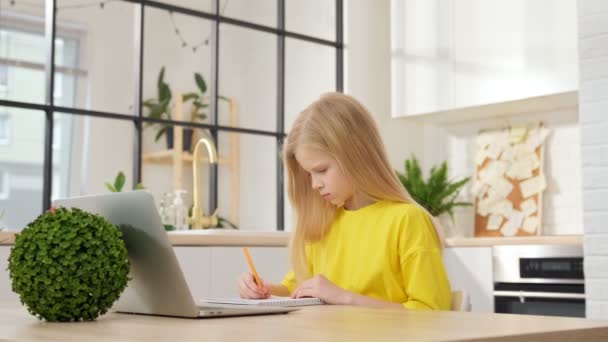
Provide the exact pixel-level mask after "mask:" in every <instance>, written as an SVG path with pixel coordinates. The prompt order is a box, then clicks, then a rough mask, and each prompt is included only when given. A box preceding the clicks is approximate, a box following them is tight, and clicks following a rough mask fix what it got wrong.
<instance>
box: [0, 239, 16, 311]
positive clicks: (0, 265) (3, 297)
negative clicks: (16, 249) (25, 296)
mask: <svg viewBox="0 0 608 342" xmlns="http://www.w3.org/2000/svg"><path fill="white" fill-rule="evenodd" d="M11 247H12V246H0V303H3V304H4V303H8V304H13V303H19V296H17V294H16V293H14V292H13V290H12V289H11V279H10V278H9V276H8V270H7V268H8V256H9V255H10V254H11Z"/></svg>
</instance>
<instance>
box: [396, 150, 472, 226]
mask: <svg viewBox="0 0 608 342" xmlns="http://www.w3.org/2000/svg"><path fill="white" fill-rule="evenodd" d="M447 175H448V164H447V162H445V161H444V162H443V163H441V165H440V166H439V167H437V166H433V167H432V168H431V173H430V175H429V177H428V179H427V180H426V181H425V179H424V176H423V174H422V170H421V168H420V164H419V163H418V160H417V159H416V157H414V156H413V155H412V156H411V158H410V159H407V160H406V161H405V173H400V172H398V171H397V176H398V177H399V180H400V181H401V183H402V184H403V186H404V187H405V189H406V190H407V191H408V192H409V193H410V195H411V196H412V197H413V198H414V199H415V200H416V202H418V203H420V205H422V206H423V207H424V208H425V209H426V210H428V211H429V213H430V214H431V215H433V216H439V215H441V214H443V213H448V214H449V215H450V217H451V219H452V220H454V212H453V209H454V208H455V207H461V206H470V205H471V203H469V202H458V201H457V200H456V198H457V197H458V194H459V193H460V190H461V189H462V187H463V186H464V185H465V184H466V183H467V182H468V181H469V180H470V178H468V177H467V178H463V179H461V180H458V181H454V182H452V181H449V180H448V178H447Z"/></svg>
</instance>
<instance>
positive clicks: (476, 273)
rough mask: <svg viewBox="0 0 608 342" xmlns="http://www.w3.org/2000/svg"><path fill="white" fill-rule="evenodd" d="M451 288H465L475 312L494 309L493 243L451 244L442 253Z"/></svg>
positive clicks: (485, 311)
mask: <svg viewBox="0 0 608 342" xmlns="http://www.w3.org/2000/svg"><path fill="white" fill-rule="evenodd" d="M443 262H444V264H445V267H446V270H447V273H448V277H449V279H450V285H451V286H452V290H453V291H454V290H462V291H466V292H467V293H468V294H469V296H470V297H471V310H472V311H473V312H483V313H491V312H494V295H493V291H494V280H493V267H492V247H451V248H446V249H445V250H444V253H443Z"/></svg>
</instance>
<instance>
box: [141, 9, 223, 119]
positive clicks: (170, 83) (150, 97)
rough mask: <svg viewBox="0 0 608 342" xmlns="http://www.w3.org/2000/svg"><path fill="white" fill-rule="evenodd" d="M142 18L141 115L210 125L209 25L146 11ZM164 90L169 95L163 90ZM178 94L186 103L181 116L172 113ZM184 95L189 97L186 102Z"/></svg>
mask: <svg viewBox="0 0 608 342" xmlns="http://www.w3.org/2000/svg"><path fill="white" fill-rule="evenodd" d="M145 16H146V18H145V24H146V25H145V38H144V40H145V42H144V59H145V60H144V78H143V82H144V84H143V98H144V100H145V101H146V105H145V106H144V115H145V116H150V117H162V118H168V117H169V116H170V117H171V118H173V119H175V120H179V121H196V122H211V121H210V120H209V112H208V110H207V109H208V108H206V105H208V103H209V98H208V96H209V93H210V89H211V87H212V84H211V82H210V80H211V77H210V76H211V66H210V65H211V64H210V61H211V45H210V44H208V40H209V38H210V34H211V28H212V22H211V21H209V20H205V19H201V18H197V17H192V16H187V15H183V14H178V13H171V12H168V11H164V10H158V9H154V8H146V11H145ZM173 23H174V24H175V27H177V30H178V32H179V34H177V33H176V31H175V28H174V26H173ZM162 70H164V73H163V74H162V75H163V77H162V82H160V83H159V82H158V81H159V79H160V76H161V71H162ZM196 75H200V77H201V79H202V80H203V82H200V81H196V77H197V76H196ZM159 85H160V86H159ZM167 87H168V89H169V92H168V91H166V90H165V89H167ZM178 93H179V94H182V96H183V99H184V100H186V101H184V103H183V106H182V111H181V112H180V113H173V112H171V108H173V107H174V105H175V103H176V98H177V97H176V94H178ZM186 94H192V95H190V96H188V97H187V98H186V97H185V96H186ZM201 114H202V115H203V116H201Z"/></svg>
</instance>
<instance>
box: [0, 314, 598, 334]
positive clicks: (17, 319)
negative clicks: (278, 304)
mask: <svg viewBox="0 0 608 342" xmlns="http://www.w3.org/2000/svg"><path fill="white" fill-rule="evenodd" d="M555 338H558V340H560V341H563V340H565V341H568V340H571V341H578V342H580V341H598V340H603V341H607V340H608V321H591V320H586V319H579V318H562V317H544V316H524V315H506V314H475V313H468V312H449V311H445V312H428V311H426V312H425V311H404V310H400V309H396V310H392V309H372V308H360V307H348V306H329V305H325V306H314V307H305V308H302V309H301V310H300V311H296V312H292V313H289V314H286V315H274V316H254V317H235V318H215V319H198V320H197V319H178V318H165V317H152V316H139V315H125V314H116V313H111V314H107V315H105V316H103V317H101V318H99V319H98V320H97V321H95V322H78V323H48V322H43V321H39V320H36V319H35V318H34V317H33V316H31V315H29V314H28V313H27V311H26V310H25V309H23V308H21V307H16V306H6V305H4V306H2V305H0V341H6V340H8V341H24V342H25V341H65V340H72V341H90V342H95V341H113V342H114V341H197V342H200V341H238V342H242V341H266V342H268V341H289V342H292V341H327V340H332V341H405V340H408V341H429V340H443V341H446V340H472V339H484V340H488V339H490V340H492V341H521V340H526V341H547V339H550V340H553V339H555Z"/></svg>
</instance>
